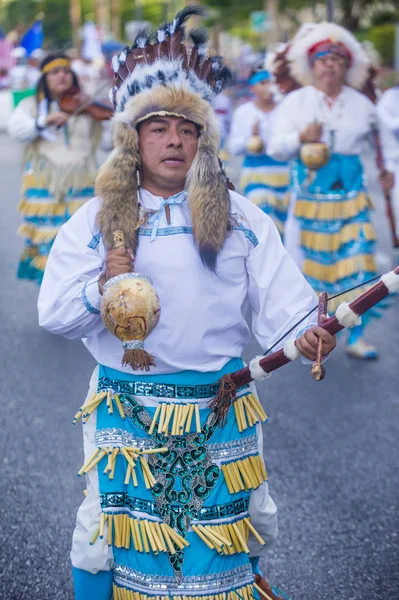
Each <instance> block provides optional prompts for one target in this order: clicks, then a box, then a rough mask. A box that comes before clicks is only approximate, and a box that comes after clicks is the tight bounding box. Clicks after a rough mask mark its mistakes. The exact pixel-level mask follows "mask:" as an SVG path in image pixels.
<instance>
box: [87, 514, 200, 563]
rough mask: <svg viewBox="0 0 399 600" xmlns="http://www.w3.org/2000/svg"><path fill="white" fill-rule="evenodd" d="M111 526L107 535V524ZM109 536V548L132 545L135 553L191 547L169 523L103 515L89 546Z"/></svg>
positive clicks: (155, 552)
mask: <svg viewBox="0 0 399 600" xmlns="http://www.w3.org/2000/svg"><path fill="white" fill-rule="evenodd" d="M106 523H107V524H108V529H107V533H106V534H105V524H106ZM104 537H106V539H107V544H108V546H111V545H114V546H115V547H116V548H126V549H127V550H129V549H130V547H131V545H132V542H133V547H134V549H135V550H136V552H144V553H147V554H148V553H150V552H152V553H154V554H158V553H159V552H169V553H170V554H175V553H176V548H177V549H179V550H182V549H183V548H184V547H186V546H189V545H190V544H189V543H188V542H187V541H186V540H185V539H184V538H183V537H182V536H181V535H179V534H178V533H176V531H175V530H174V529H172V528H171V527H170V526H169V525H167V524H166V523H158V521H148V520H147V519H136V518H135V517H130V516H129V515H127V514H124V513H123V514H116V515H112V514H106V513H101V516H100V525H99V527H98V528H97V529H96V531H95V532H94V534H93V536H92V538H91V540H90V544H91V545H93V544H94V543H95V542H96V540H97V539H98V538H100V539H103V538H104Z"/></svg>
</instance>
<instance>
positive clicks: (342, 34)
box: [287, 22, 370, 90]
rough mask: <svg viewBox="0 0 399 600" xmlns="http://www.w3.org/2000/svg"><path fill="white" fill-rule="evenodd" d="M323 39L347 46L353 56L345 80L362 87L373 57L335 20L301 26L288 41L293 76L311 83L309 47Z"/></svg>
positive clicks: (288, 54) (348, 51)
mask: <svg viewBox="0 0 399 600" xmlns="http://www.w3.org/2000/svg"><path fill="white" fill-rule="evenodd" d="M323 41H331V42H332V43H335V44H337V45H338V44H339V45H341V46H344V47H345V49H346V51H347V53H348V56H350V63H349V67H348V70H347V77H346V82H347V84H348V85H350V86H352V87H354V88H355V89H357V90H361V89H362V88H363V86H364V84H365V82H366V80H367V78H368V75H369V68H370V61H369V59H368V58H367V55H366V53H365V51H364V50H363V48H362V46H361V45H360V44H359V42H358V41H357V40H356V38H355V37H354V36H353V35H352V34H351V33H350V32H349V31H347V30H346V29H344V28H343V27H340V26H339V25H336V24H335V23H326V22H324V23H318V24H311V26H309V25H308V26H307V27H306V28H301V29H300V30H299V31H298V33H297V34H296V36H295V37H294V39H293V40H292V42H290V43H289V49H288V52H287V60H288V63H289V65H290V70H291V74H292V76H293V77H294V79H296V80H297V81H298V82H299V83H300V84H301V85H309V84H311V83H312V70H311V63H310V61H309V51H310V50H311V49H312V48H314V47H315V46H317V45H318V44H320V43H321V42H323Z"/></svg>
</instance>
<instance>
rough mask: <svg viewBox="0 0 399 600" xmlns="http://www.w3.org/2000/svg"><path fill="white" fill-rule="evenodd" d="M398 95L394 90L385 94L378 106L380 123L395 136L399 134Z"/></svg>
mask: <svg viewBox="0 0 399 600" xmlns="http://www.w3.org/2000/svg"><path fill="white" fill-rule="evenodd" d="M397 102H398V95H397V94H395V93H394V92H393V91H392V90H389V91H388V92H385V94H383V95H382V97H381V99H380V101H379V102H378V104H377V115H378V119H379V121H380V123H382V125H384V127H387V129H389V130H390V131H392V132H393V133H394V134H396V135H397V134H399V110H398V104H397Z"/></svg>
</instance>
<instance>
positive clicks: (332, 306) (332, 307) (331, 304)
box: [328, 282, 375, 314]
mask: <svg viewBox="0 0 399 600" xmlns="http://www.w3.org/2000/svg"><path fill="white" fill-rule="evenodd" d="M374 283H375V282H374ZM373 285H374V284H373V283H370V284H369V285H365V286H362V287H360V288H357V289H356V290H352V291H350V292H346V294H343V295H342V296H340V297H339V298H334V300H329V301H328V312H329V314H334V313H335V311H336V310H337V308H338V306H339V305H340V304H342V302H352V300H355V299H356V298H357V297H358V296H360V295H361V294H364V292H366V291H367V290H369V289H370V288H371V287H372V286H373Z"/></svg>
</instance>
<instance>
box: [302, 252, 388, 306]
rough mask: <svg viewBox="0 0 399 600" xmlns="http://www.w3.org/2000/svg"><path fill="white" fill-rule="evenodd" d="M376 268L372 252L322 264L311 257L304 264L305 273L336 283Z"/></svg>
mask: <svg viewBox="0 0 399 600" xmlns="http://www.w3.org/2000/svg"><path fill="white" fill-rule="evenodd" d="M376 270H377V269H376V264H375V259H374V256H372V255H370V254H358V255H357V256H350V257H349V258H343V259H342V260H340V261H338V262H336V263H335V264H332V265H322V264H320V263H318V262H316V261H314V260H309V259H307V260H305V262H304V264H303V273H304V275H307V276H308V277H312V278H313V279H318V280H319V281H326V282H327V283H335V282H336V281H339V280H340V279H343V278H344V277H349V276H350V275H355V274H356V273H359V272H361V271H368V272H370V273H373V272H375V271H376ZM341 302H342V299H341Z"/></svg>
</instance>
